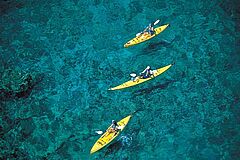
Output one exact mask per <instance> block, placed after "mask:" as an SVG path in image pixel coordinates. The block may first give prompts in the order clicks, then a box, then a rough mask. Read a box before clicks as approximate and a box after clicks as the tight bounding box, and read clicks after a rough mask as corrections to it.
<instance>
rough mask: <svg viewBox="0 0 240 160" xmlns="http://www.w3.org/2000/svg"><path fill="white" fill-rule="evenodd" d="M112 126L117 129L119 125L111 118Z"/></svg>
mask: <svg viewBox="0 0 240 160" xmlns="http://www.w3.org/2000/svg"><path fill="white" fill-rule="evenodd" d="M112 128H113V129H114V130H115V131H117V130H118V129H119V125H118V124H117V122H116V121H114V120H112Z"/></svg>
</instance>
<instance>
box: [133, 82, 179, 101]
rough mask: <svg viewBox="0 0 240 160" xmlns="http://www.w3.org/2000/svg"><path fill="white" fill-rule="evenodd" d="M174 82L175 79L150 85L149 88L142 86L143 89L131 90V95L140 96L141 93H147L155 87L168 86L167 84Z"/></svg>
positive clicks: (162, 87)
mask: <svg viewBox="0 0 240 160" xmlns="http://www.w3.org/2000/svg"><path fill="white" fill-rule="evenodd" d="M174 82H176V80H167V81H166V82H165V83H163V84H158V85H156V86H152V87H150V88H143V89H140V90H137V91H135V92H133V96H134V97H136V96H141V95H143V94H149V93H151V92H153V91H154V90H156V89H165V88H167V87H168V86H169V84H171V83H174Z"/></svg>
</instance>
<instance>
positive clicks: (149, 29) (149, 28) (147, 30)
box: [136, 19, 160, 37]
mask: <svg viewBox="0 0 240 160" xmlns="http://www.w3.org/2000/svg"><path fill="white" fill-rule="evenodd" d="M159 22H160V20H159V19H158V20H156V21H155V22H152V23H150V24H149V25H148V26H147V27H146V28H145V29H144V30H143V31H142V32H140V33H137V34H136V37H139V36H141V35H142V34H145V33H146V34H150V35H151V36H152V35H154V34H155V30H154V27H153V26H155V25H157V24H158V23H159Z"/></svg>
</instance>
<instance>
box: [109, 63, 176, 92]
mask: <svg viewBox="0 0 240 160" xmlns="http://www.w3.org/2000/svg"><path fill="white" fill-rule="evenodd" d="M172 65H173V64H169V65H167V66H165V67H162V68H159V69H156V70H154V73H153V76H151V77H149V78H145V79H142V78H138V80H136V81H132V80H130V81H127V82H125V83H123V84H120V85H119V86H116V87H113V88H110V89H108V90H118V89H124V88H128V87H132V86H135V85H138V84H140V83H143V82H146V81H148V80H151V79H153V78H155V77H157V76H159V75H160V74H162V73H163V72H165V71H166V70H168V69H169V68H170V67H171V66H172Z"/></svg>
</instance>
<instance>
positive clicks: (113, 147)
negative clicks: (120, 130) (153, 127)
mask: <svg viewBox="0 0 240 160" xmlns="http://www.w3.org/2000/svg"><path fill="white" fill-rule="evenodd" d="M131 143H132V137H131V136H129V135H127V136H121V137H120V138H119V139H118V140H117V141H116V142H114V143H112V144H110V145H109V146H108V147H107V151H106V152H105V154H104V156H103V158H106V156H108V155H110V154H115V153H116V152H118V151H119V150H120V149H122V148H124V147H129V146H130V145H131Z"/></svg>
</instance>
